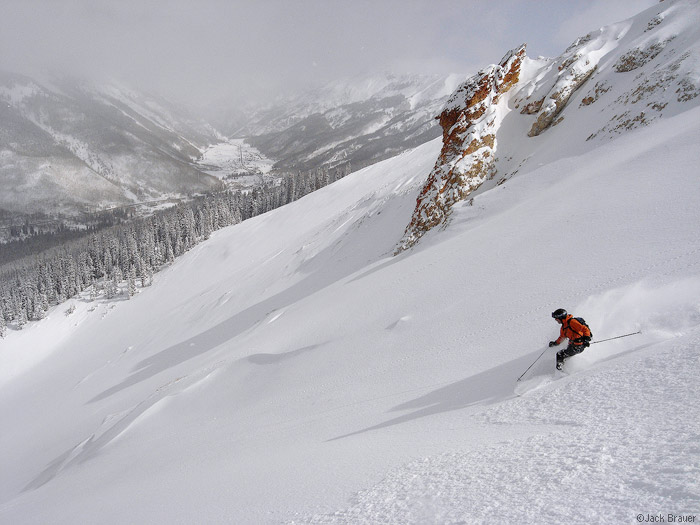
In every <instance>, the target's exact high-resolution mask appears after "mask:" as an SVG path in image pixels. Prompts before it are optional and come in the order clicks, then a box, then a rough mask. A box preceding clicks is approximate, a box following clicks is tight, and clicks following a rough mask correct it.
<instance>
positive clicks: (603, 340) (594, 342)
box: [591, 330, 642, 345]
mask: <svg viewBox="0 0 700 525" xmlns="http://www.w3.org/2000/svg"><path fill="white" fill-rule="evenodd" d="M641 333H642V331H641V330H640V331H639V332H633V333H631V334H625V335H618V336H617V337H611V338H609V339H601V340H600V341H593V342H592V343H591V344H592V345H594V344H596V343H604V342H605V341H612V340H613V339H620V338H622V337H629V336H631V335H637V334H641Z"/></svg>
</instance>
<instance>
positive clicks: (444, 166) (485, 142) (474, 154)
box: [396, 44, 525, 253]
mask: <svg viewBox="0 0 700 525" xmlns="http://www.w3.org/2000/svg"><path fill="white" fill-rule="evenodd" d="M524 58H525V45H524V44H523V45H522V46H520V47H518V48H516V49H514V50H512V51H510V52H509V53H508V54H506V56H504V57H503V59H502V60H501V61H500V62H499V64H498V65H491V66H489V67H487V68H485V69H483V70H481V71H479V73H477V74H476V75H475V76H473V77H471V78H470V79H469V80H467V81H466V82H464V83H463V84H462V85H461V86H460V87H459V88H457V90H456V91H455V92H454V93H453V94H452V96H451V97H450V99H449V100H448V101H447V103H446V105H445V107H444V108H443V110H442V112H441V113H440V116H439V117H438V120H439V121H440V126H441V127H442V136H443V146H442V151H441V152H440V155H439V157H438V160H437V162H436V163H435V167H434V168H433V170H432V171H431V173H430V176H429V177H428V180H427V182H426V183H425V185H424V186H423V189H422V191H421V193H420V195H419V196H418V198H417V200H416V208H415V210H414V212H413V217H412V219H411V222H410V224H409V225H408V227H407V228H406V231H405V233H404V237H403V239H402V240H401V242H400V243H399V246H398V248H397V250H396V251H397V253H398V252H400V251H403V250H405V249H407V248H410V247H411V246H413V245H414V244H415V243H416V242H417V241H418V239H420V237H422V236H423V235H424V234H425V233H426V232H427V231H429V230H430V229H431V228H434V227H435V226H437V225H439V224H441V223H443V222H444V221H445V220H446V219H447V217H448V216H449V214H450V210H451V208H452V206H454V204H455V203H456V202H459V201H461V200H464V199H465V198H466V196H467V195H469V194H470V193H471V192H472V191H474V190H475V189H476V188H478V187H479V186H480V185H481V184H482V183H483V182H484V181H485V180H487V179H489V178H491V177H493V175H494V174H495V168H494V160H495V151H496V131H497V129H498V125H499V124H500V122H499V119H498V112H497V111H496V106H497V104H498V102H499V99H500V98H501V96H502V95H503V94H504V93H506V92H508V91H509V90H510V89H511V88H512V87H513V86H514V85H515V84H516V83H517V82H518V80H519V78H520V66H521V64H522V62H523V59H524Z"/></svg>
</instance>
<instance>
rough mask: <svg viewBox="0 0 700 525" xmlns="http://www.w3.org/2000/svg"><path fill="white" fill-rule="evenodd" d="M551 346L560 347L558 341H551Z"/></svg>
mask: <svg viewBox="0 0 700 525" xmlns="http://www.w3.org/2000/svg"><path fill="white" fill-rule="evenodd" d="M549 346H550V347H552V346H559V343H557V342H556V341H550V342H549Z"/></svg>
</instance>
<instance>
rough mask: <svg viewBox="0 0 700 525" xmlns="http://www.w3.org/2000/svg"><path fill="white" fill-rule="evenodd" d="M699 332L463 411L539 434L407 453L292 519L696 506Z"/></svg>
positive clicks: (434, 518) (440, 517) (631, 516)
mask: <svg viewBox="0 0 700 525" xmlns="http://www.w3.org/2000/svg"><path fill="white" fill-rule="evenodd" d="M694 334H695V335H694V336H693V337H686V338H685V340H684V341H683V342H681V341H679V340H671V341H668V342H667V343H664V344H662V345H661V346H662V348H655V349H654V350H653V351H650V352H649V351H647V352H645V351H643V350H642V351H641V354H642V355H641V356H638V357H635V359H629V360H626V361H625V362H624V363H613V364H612V365H610V366H609V367H607V369H606V370H604V371H597V373H595V374H592V373H588V374H586V373H583V374H580V375H578V376H571V377H565V378H563V379H561V380H559V381H555V382H552V383H549V384H547V385H545V386H543V387H542V389H539V390H537V391H533V392H531V393H530V394H529V395H528V396H525V397H520V398H516V399H512V400H509V401H506V402H503V403H501V404H499V405H497V406H495V407H493V408H489V409H487V410H485V411H483V412H481V413H478V414H475V415H473V416H471V417H470V418H469V419H470V420H471V421H473V422H474V423H475V424H486V425H500V426H502V427H503V432H504V435H505V436H508V435H509V434H510V432H509V430H508V429H509V428H511V427H516V426H518V425H533V424H534V425H540V426H542V428H543V432H542V433H541V434H539V435H536V436H533V437H530V438H528V439H525V440H510V439H508V438H506V440H505V441H504V442H501V443H495V444H493V445H490V446H487V447H485V448H483V449H480V450H474V451H471V452H467V453H444V454H439V455H435V456H430V457H426V458H422V459H420V460H416V461H413V462H411V463H409V464H407V465H404V466H403V467H401V468H398V469H395V470H393V471H392V472H390V473H389V474H388V475H387V477H386V478H385V479H384V480H382V481H381V482H380V483H378V484H377V485H375V486H374V487H372V488H370V489H367V490H363V491H361V492H359V493H357V494H356V495H355V496H354V498H353V504H352V505H351V506H350V507H348V508H347V509H344V510H342V511H338V512H335V513H333V514H319V515H314V516H310V517H304V518H301V519H299V520H293V521H290V522H289V523H295V524H296V523H310V524H347V523H353V524H375V523H385V524H406V523H416V524H418V523H552V524H559V523H632V522H634V521H635V520H636V516H637V515H638V514H643V515H644V516H646V515H647V514H650V515H653V516H656V515H663V516H667V515H668V514H676V515H679V514H681V515H697V514H698V513H700V409H698V404H697V401H698V399H700V383H698V379H697V378H698V375H699V374H700V336H699V335H698V331H697V330H696V331H695V332H694ZM644 354H646V355H644ZM669 378H672V379H669ZM610 392H614V393H615V395H610ZM660 392H663V395H659V393H660ZM645 450H647V451H653V454H654V456H649V455H647V454H644V452H643V451H645ZM640 451H641V453H640ZM516 465H517V468H515V466H516ZM523 502H527V504H526V505H523Z"/></svg>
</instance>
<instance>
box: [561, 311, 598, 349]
mask: <svg viewBox="0 0 700 525" xmlns="http://www.w3.org/2000/svg"><path fill="white" fill-rule="evenodd" d="M583 336H585V337H590V336H591V331H590V330H589V329H588V327H587V326H585V325H582V324H581V323H579V322H578V321H577V320H576V319H574V316H573V315H567V316H566V318H564V321H562V323H561V333H560V335H559V339H557V341H556V343H557V344H561V342H562V341H563V340H564V339H568V340H569V341H573V340H574V339H578V338H579V337H583Z"/></svg>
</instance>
